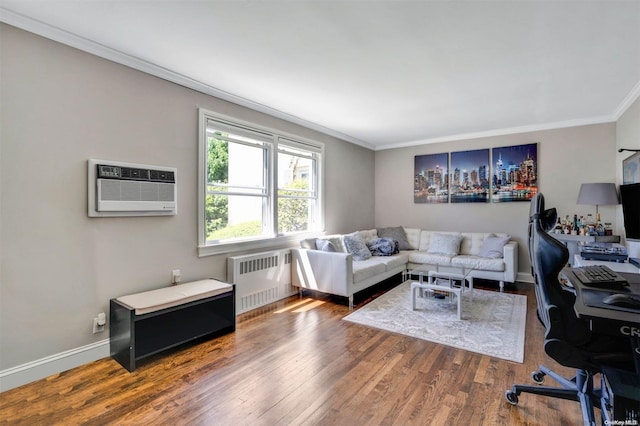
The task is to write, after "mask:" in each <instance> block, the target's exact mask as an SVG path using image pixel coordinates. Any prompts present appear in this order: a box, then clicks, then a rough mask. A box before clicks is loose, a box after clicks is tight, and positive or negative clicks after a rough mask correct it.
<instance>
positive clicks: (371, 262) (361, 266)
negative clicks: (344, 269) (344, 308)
mask: <svg viewBox="0 0 640 426" xmlns="http://www.w3.org/2000/svg"><path fill="white" fill-rule="evenodd" d="M377 259H380V258H370V259H367V260H363V261H361V262H353V282H354V283H357V282H360V281H363V280H366V279H367V278H371V277H373V276H375V275H379V274H383V273H384V272H385V270H386V266H385V264H384V263H382V262H378V261H377Z"/></svg>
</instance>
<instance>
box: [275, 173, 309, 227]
mask: <svg viewBox="0 0 640 426" xmlns="http://www.w3.org/2000/svg"><path fill="white" fill-rule="evenodd" d="M308 188H309V182H308V181H307V180H301V179H296V180H294V181H293V182H291V183H290V184H288V185H287V186H286V188H285V189H281V190H280V191H278V194H279V195H280V196H300V192H298V191H296V190H301V189H308ZM287 189H291V191H287ZM308 227H309V200H307V199H305V198H278V232H296V231H306V230H307V229H308Z"/></svg>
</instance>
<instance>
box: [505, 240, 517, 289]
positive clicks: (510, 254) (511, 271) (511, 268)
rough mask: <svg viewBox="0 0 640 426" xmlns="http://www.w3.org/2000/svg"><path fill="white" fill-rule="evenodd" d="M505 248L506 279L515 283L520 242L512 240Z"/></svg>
mask: <svg viewBox="0 0 640 426" xmlns="http://www.w3.org/2000/svg"><path fill="white" fill-rule="evenodd" d="M503 250H504V251H503V257H504V277H505V281H507V282H510V283H513V282H515V281H516V277H517V275H518V243H517V242H516V241H514V240H510V241H509V242H508V243H507V244H505V246H504V249H503Z"/></svg>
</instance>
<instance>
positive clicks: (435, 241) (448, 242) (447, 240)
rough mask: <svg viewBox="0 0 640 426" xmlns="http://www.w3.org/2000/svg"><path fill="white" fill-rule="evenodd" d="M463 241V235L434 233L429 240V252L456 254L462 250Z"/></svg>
mask: <svg viewBox="0 0 640 426" xmlns="http://www.w3.org/2000/svg"><path fill="white" fill-rule="evenodd" d="M461 242H462V235H456V234H438V233H434V234H432V235H431V241H429V250H428V253H431V254H447V255H450V256H455V255H457V254H458V253H459V252H460V243H461Z"/></svg>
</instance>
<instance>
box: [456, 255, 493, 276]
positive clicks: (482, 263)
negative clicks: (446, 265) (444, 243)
mask: <svg viewBox="0 0 640 426" xmlns="http://www.w3.org/2000/svg"><path fill="white" fill-rule="evenodd" d="M451 265H454V266H466V267H469V268H473V269H480V270H483V271H496V272H504V261H503V260H502V259H491V258H488V257H480V256H473V255H465V254H461V255H458V256H455V257H454V258H453V259H451Z"/></svg>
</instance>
